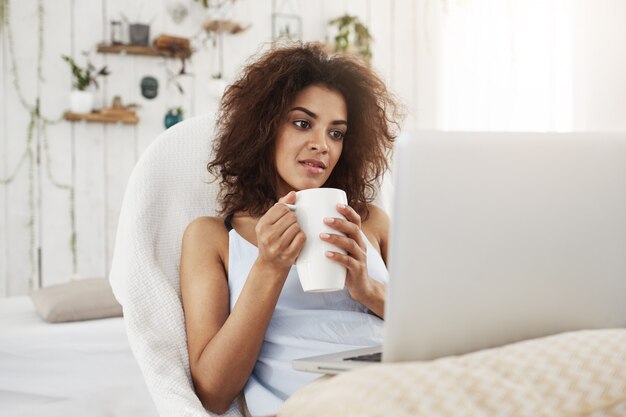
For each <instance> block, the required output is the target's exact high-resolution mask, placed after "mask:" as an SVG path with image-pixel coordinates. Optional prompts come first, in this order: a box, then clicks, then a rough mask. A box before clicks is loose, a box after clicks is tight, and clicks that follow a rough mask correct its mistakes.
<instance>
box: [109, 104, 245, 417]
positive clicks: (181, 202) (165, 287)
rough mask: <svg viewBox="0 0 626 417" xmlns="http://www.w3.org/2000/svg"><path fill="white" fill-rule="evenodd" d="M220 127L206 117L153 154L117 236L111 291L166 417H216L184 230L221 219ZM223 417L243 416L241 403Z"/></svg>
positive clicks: (138, 172)
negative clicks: (192, 325) (195, 338)
mask: <svg viewBox="0 0 626 417" xmlns="http://www.w3.org/2000/svg"><path fill="white" fill-rule="evenodd" d="M213 121H214V119H213V116H211V115H206V116H199V117H195V118H192V119H189V120H186V121H184V122H181V123H179V124H177V125H175V126H173V127H172V128H171V129H169V130H167V131H165V132H163V133H162V134H161V135H160V136H159V137H158V138H156V139H155V141H154V142H153V143H152V144H151V145H150V146H149V147H148V148H147V149H146V151H145V152H144V153H143V154H142V156H141V158H140V159H139V161H138V163H137V165H136V166H135V168H134V170H133V172H132V174H131V176H130V179H129V181H128V186H127V189H126V193H125V196H124V201H123V204H122V210H121V213H120V219H119V225H118V230H117V237H116V242H115V251H114V256H113V265H112V268H111V274H110V281H111V286H112V287H113V292H114V294H115V296H116V298H117V299H118V301H119V302H120V303H121V304H122V306H123V308H124V321H125V325H126V331H127V334H128V339H129V342H130V346H131V349H132V351H133V354H134V356H135V358H136V360H137V362H138V363H139V366H140V368H141V371H142V373H143V375H144V378H145V380H146V384H147V386H148V389H149V391H150V394H151V395H152V398H153V400H154V402H155V404H156V407H157V410H158V412H159V414H160V415H161V416H162V417H171V416H193V417H195V416H198V417H200V416H202V417H206V416H207V415H213V414H212V413H210V412H208V411H206V410H205V409H204V407H203V406H202V404H201V403H200V400H199V399H198V397H197V396H196V394H195V392H194V388H193V383H192V380H191V374H190V371H189V358H188V355H187V341H186V334H185V326H184V315H183V309H182V304H181V298H180V285H179V275H178V269H179V260H180V251H181V241H182V236H183V231H184V230H185V227H186V226H187V224H189V223H190V222H191V221H192V220H193V219H195V218H197V217H199V216H203V215H209V216H212V215H214V214H215V209H216V197H217V192H218V186H217V183H210V182H209V181H210V179H211V177H210V175H209V173H208V172H207V170H206V164H207V162H208V160H209V155H210V145H211V139H212V134H213ZM224 415H227V416H232V417H239V416H242V412H241V411H240V408H239V404H238V401H235V402H234V403H233V404H232V405H231V407H230V409H229V411H228V412H226V413H225V414H224Z"/></svg>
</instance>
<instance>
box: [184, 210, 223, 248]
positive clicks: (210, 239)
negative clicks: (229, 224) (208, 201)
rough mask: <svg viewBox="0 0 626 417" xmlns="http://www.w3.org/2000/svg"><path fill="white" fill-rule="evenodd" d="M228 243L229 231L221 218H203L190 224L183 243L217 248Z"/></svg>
mask: <svg viewBox="0 0 626 417" xmlns="http://www.w3.org/2000/svg"><path fill="white" fill-rule="evenodd" d="M224 241H226V242H227V241H228V230H227V229H226V226H225V224H224V219H223V218H221V217H211V216H202V217H198V218H196V219H194V220H193V221H192V222H191V223H189V224H188V225H187V227H186V229H185V233H184V235H183V243H184V244H185V243H191V244H194V245H202V246H205V247H206V246H208V247H211V246H215V245H216V244H217V245H219V246H221V245H220V244H221V243H223V242H224Z"/></svg>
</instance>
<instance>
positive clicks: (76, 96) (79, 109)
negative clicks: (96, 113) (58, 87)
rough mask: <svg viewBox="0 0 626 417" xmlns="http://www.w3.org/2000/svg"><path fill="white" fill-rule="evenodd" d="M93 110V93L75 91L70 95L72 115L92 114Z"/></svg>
mask: <svg viewBox="0 0 626 417" xmlns="http://www.w3.org/2000/svg"><path fill="white" fill-rule="evenodd" d="M92 110H93V93H92V92H90V91H78V90H73V91H72V92H71V93H70V111H71V112H72V113H91V111H92Z"/></svg>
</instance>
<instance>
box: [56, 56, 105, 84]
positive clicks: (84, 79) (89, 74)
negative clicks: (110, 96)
mask: <svg viewBox="0 0 626 417" xmlns="http://www.w3.org/2000/svg"><path fill="white" fill-rule="evenodd" d="M61 58H63V60H64V61H65V62H67V63H68V64H69V65H70V67H71V68H72V75H74V88H76V89H77V90H78V91H85V90H86V89H87V88H88V87H89V86H90V85H91V84H93V85H95V86H96V88H98V82H97V81H96V78H97V77H105V76H107V75H109V74H110V72H109V70H108V69H107V67H106V65H105V66H104V67H102V68H100V70H98V71H96V67H94V66H93V65H92V64H91V62H89V61H87V66H86V67H85V68H83V67H80V66H79V65H77V64H76V61H74V59H73V58H72V57H69V56H67V55H61Z"/></svg>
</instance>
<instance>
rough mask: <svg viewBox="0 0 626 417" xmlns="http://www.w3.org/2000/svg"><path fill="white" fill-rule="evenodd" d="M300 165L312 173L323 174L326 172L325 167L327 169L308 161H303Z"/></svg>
mask: <svg viewBox="0 0 626 417" xmlns="http://www.w3.org/2000/svg"><path fill="white" fill-rule="evenodd" d="M300 165H302V166H303V167H304V169H306V170H307V172H310V173H311V174H321V173H323V172H324V169H325V168H322V167H320V166H317V165H314V164H313V163H311V162H307V161H301V162H300Z"/></svg>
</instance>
